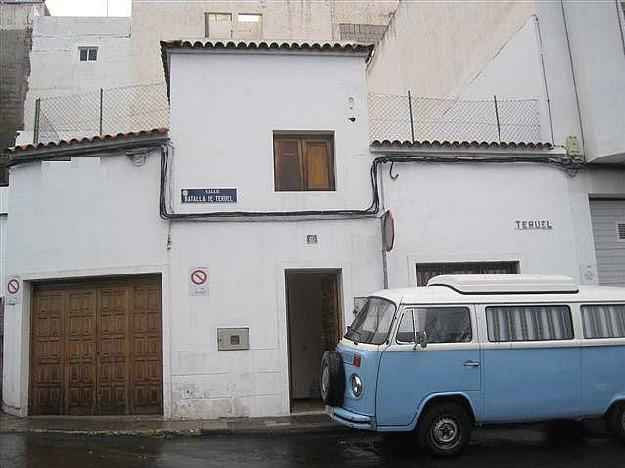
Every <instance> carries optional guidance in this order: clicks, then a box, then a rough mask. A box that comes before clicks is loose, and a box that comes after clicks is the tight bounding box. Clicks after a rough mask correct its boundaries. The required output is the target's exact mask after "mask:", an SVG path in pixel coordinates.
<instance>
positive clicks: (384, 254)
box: [379, 171, 388, 289]
mask: <svg viewBox="0 0 625 468" xmlns="http://www.w3.org/2000/svg"><path fill="white" fill-rule="evenodd" d="M379 177H380V206H381V207H382V213H384V212H385V211H386V207H385V205H384V172H383V171H380V175H379ZM380 240H381V244H382V277H383V289H388V259H387V252H386V249H385V248H384V217H380Z"/></svg>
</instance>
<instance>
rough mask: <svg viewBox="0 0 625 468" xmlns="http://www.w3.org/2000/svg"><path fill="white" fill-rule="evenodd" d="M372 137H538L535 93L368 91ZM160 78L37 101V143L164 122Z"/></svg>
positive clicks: (502, 139)
mask: <svg viewBox="0 0 625 468" xmlns="http://www.w3.org/2000/svg"><path fill="white" fill-rule="evenodd" d="M368 112H369V128H370V138H371V141H373V140H381V141H382V140H401V141H433V140H438V141H444V140H448V141H488V142H493V141H495V142H537V141H541V128H540V119H539V111H538V102H537V100H535V99H514V100H513V99H498V98H496V97H493V99H492V100H459V99H455V100H454V99H439V98H427V97H415V96H412V95H411V94H410V93H408V94H406V95H388V94H369V96H368ZM168 123H169V105H168V101H167V94H166V88H165V84H164V83H155V84H148V85H138V86H126V87H121V88H111V89H99V90H94V91H89V92H84V93H78V94H70V95H66V96H54V97H42V98H40V99H37V100H36V102H35V116H34V130H33V141H34V142H35V143H39V142H48V141H56V140H70V139H72V138H83V137H92V136H95V135H104V134H117V133H127V132H132V131H139V130H147V129H152V128H161V127H167V126H168Z"/></svg>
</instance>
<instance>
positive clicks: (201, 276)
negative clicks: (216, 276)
mask: <svg viewBox="0 0 625 468" xmlns="http://www.w3.org/2000/svg"><path fill="white" fill-rule="evenodd" d="M188 281H189V294H190V295H191V296H203V295H205V294H208V268H206V267H191V268H189V280H188Z"/></svg>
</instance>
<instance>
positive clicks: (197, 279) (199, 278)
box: [191, 270, 208, 286]
mask: <svg viewBox="0 0 625 468" xmlns="http://www.w3.org/2000/svg"><path fill="white" fill-rule="evenodd" d="M207 279H208V275H207V274H206V272H205V271H204V270H193V271H192V272H191V281H192V282H193V284H197V285H198V286H202V285H203V284H204V283H206V280H207Z"/></svg>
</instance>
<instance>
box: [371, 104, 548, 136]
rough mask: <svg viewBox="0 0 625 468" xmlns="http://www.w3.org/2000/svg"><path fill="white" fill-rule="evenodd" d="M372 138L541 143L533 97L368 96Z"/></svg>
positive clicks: (536, 108)
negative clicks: (479, 99)
mask: <svg viewBox="0 0 625 468" xmlns="http://www.w3.org/2000/svg"><path fill="white" fill-rule="evenodd" d="M369 126H370V138H371V140H372V141H373V140H401V141H434V140H438V141H444V140H448V141H488V142H492V141H498V142H537V141H541V139H542V138H541V129H540V119H539V113H538V101H537V100H536V99H506V100H501V99H497V98H496V97H493V99H492V100H481V101H478V100H459V99H456V100H454V99H438V98H424V97H415V96H411V95H410V93H408V95H406V96H400V95H389V94H369Z"/></svg>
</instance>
